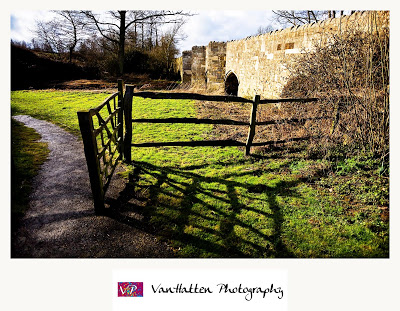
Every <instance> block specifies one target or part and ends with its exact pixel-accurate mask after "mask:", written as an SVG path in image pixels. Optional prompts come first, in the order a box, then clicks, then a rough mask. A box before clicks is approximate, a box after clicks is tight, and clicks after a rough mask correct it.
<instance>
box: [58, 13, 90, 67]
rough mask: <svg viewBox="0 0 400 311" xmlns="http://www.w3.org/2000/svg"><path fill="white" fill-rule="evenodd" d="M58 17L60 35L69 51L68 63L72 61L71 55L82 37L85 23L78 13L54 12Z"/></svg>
mask: <svg viewBox="0 0 400 311" xmlns="http://www.w3.org/2000/svg"><path fill="white" fill-rule="evenodd" d="M54 12H55V13H56V14H58V16H59V17H60V22H59V26H60V27H59V28H60V30H59V31H60V35H61V36H62V38H63V40H64V42H65V43H64V44H65V45H66V47H67V48H68V51H69V61H70V62H71V61H72V54H73V52H74V50H75V48H76V46H77V44H78V42H79V40H80V39H81V37H83V36H84V29H85V26H86V22H85V20H84V18H83V15H82V14H81V13H80V12H79V11H68V10H64V11H54Z"/></svg>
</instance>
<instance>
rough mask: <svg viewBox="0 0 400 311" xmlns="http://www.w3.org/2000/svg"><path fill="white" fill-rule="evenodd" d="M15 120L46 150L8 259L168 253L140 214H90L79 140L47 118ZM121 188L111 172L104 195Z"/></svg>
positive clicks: (88, 191)
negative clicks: (38, 140)
mask: <svg viewBox="0 0 400 311" xmlns="http://www.w3.org/2000/svg"><path fill="white" fill-rule="evenodd" d="M14 119H16V120H17V121H20V122H22V123H24V124H25V125H26V126H28V127H31V128H33V129H34V130H35V131H37V132H38V133H39V134H40V135H41V136H42V140H41V141H43V142H46V143H48V147H49V150H50V154H49V158H48V160H47V161H46V162H45V163H44V164H43V166H42V168H41V170H40V172H39V174H38V175H37V176H36V178H35V180H34V182H33V193H32V195H31V200H30V208H29V210H28V211H27V213H26V215H25V216H24V218H23V219H22V221H21V225H20V227H19V229H18V231H17V232H16V233H15V234H13V238H12V244H13V254H12V256H13V257H35V258H36V257H45V258H49V257H62V258H66V257H72V258H78V257H79V258H81V257H88V258H94V257H103V258H104V257H105V258H110V257H118V258H131V257H140V258H149V257H150V258H154V257H171V256H172V251H171V250H170V249H169V248H168V246H167V245H166V244H164V243H161V242H160V241H158V240H157V239H156V238H155V236H154V235H152V234H151V231H150V230H146V229H145V228H146V224H145V222H144V221H143V216H142V215H140V212H139V213H137V212H134V211H130V214H129V215H127V214H126V213H125V214H124V216H123V217H122V218H121V217H107V216H96V215H95V214H94V207H93V201H92V197H91V191H90V184H89V177H88V172H87V166H86V162H85V157H84V153H83V144H82V142H81V141H78V139H77V138H76V137H75V136H74V135H72V134H69V133H67V132H66V131H64V130H63V129H61V128H59V127H57V126H56V125H54V124H51V123H49V122H46V121H42V120H37V119H34V118H32V117H30V116H15V117H14ZM124 187H125V182H124V181H123V180H122V178H120V177H119V176H118V174H115V173H114V177H113V181H112V182H111V185H110V188H109V189H108V191H107V197H111V198H114V199H116V198H118V197H119V194H120V193H121V192H122V191H123V190H124ZM131 205H132V203H131ZM136 208H137V211H140V207H138V206H136ZM133 210H134V209H133Z"/></svg>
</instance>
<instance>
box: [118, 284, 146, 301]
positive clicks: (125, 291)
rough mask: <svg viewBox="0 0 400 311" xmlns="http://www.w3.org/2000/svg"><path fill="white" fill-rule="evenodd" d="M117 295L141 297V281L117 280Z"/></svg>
mask: <svg viewBox="0 0 400 311" xmlns="http://www.w3.org/2000/svg"><path fill="white" fill-rule="evenodd" d="M118 297H143V282H118Z"/></svg>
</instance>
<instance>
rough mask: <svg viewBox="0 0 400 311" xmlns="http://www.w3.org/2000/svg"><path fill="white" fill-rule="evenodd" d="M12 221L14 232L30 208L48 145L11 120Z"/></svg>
mask: <svg viewBox="0 0 400 311" xmlns="http://www.w3.org/2000/svg"><path fill="white" fill-rule="evenodd" d="M11 136H12V142H11V160H12V162H11V164H12V174H11V185H12V186H11V219H12V222H11V224H12V230H14V229H15V226H16V225H17V222H18V219H19V218H20V217H22V216H23V215H24V213H25V212H26V210H27V209H28V206H29V195H30V193H31V191H32V180H33V178H34V177H35V176H36V175H37V173H38V171H39V168H40V165H41V164H43V162H44V161H45V160H46V158H47V155H48V153H49V150H48V149H47V144H45V143H42V142H39V140H40V138H41V137H40V135H39V134H38V133H36V132H35V131H34V130H33V129H31V128H28V127H26V126H24V125H22V123H19V122H17V121H15V120H13V119H11Z"/></svg>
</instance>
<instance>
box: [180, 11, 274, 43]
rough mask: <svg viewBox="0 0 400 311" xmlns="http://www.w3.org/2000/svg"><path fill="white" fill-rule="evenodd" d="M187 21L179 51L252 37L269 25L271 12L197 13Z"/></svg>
mask: <svg viewBox="0 0 400 311" xmlns="http://www.w3.org/2000/svg"><path fill="white" fill-rule="evenodd" d="M197 14H198V15H195V16H192V17H190V18H189V19H188V21H187V23H186V25H185V26H184V28H183V31H184V32H185V33H186V35H187V39H186V40H185V41H184V42H182V43H181V44H180V48H181V50H190V49H191V47H192V46H195V45H207V44H208V43H209V42H210V41H229V40H236V39H242V38H245V37H247V36H251V35H254V34H255V33H256V32H257V29H258V27H260V26H264V27H265V26H267V25H268V24H270V22H269V17H270V16H271V11H268V10H259V11H244V10H230V11H222V10H219V11H197Z"/></svg>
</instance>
